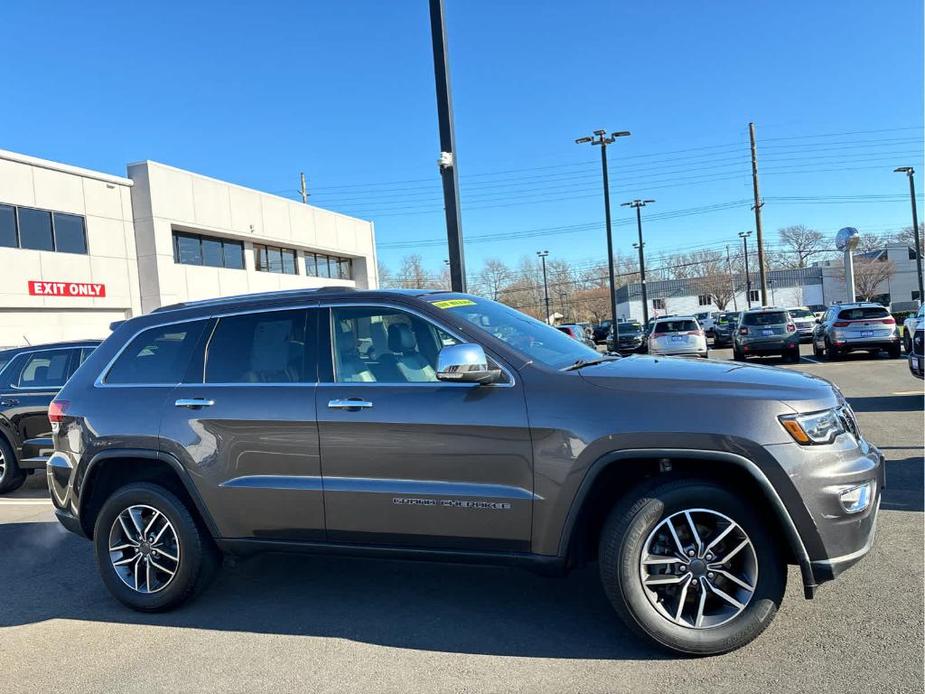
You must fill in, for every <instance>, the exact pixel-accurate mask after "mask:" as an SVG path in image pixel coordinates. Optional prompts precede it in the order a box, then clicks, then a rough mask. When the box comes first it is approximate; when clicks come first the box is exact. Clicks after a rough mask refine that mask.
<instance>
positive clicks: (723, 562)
mask: <svg viewBox="0 0 925 694" xmlns="http://www.w3.org/2000/svg"><path fill="white" fill-rule="evenodd" d="M639 578H640V581H641V583H642V588H643V592H644V593H645V594H646V597H647V598H648V600H649V602H650V603H651V605H652V606H653V607H654V608H655V610H656V611H657V612H658V613H659V614H660V615H662V617H664V618H665V619H667V620H668V621H670V622H672V623H674V624H677V625H680V626H683V627H687V628H690V629H712V628H715V627H718V626H721V625H723V624H726V623H727V622H729V621H730V620H732V619H735V618H736V617H737V616H739V615H740V614H742V612H743V611H744V610H745V609H746V608H747V607H748V605H749V603H750V602H751V600H752V597H753V596H754V594H755V587H756V586H757V585H758V557H757V554H756V553H755V547H754V545H753V544H752V541H751V538H749V536H748V534H747V533H746V532H745V530H744V529H743V528H742V527H741V526H740V525H739V524H738V523H736V522H735V521H734V520H732V519H731V518H729V516H726V515H724V514H722V513H719V512H717V511H713V510H710V509H704V508H691V509H685V510H683V511H678V512H677V513H673V514H671V515H670V516H668V517H667V518H664V519H662V520H661V521H660V522H659V523H658V525H656V526H655V528H654V529H653V530H652V532H651V533H649V537H648V538H647V539H646V542H645V544H644V545H643V549H642V553H641V555H640V558H639Z"/></svg>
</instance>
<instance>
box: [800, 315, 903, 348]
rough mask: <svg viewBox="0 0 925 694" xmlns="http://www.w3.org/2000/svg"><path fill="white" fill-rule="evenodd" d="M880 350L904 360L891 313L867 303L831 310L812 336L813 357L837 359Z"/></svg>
mask: <svg viewBox="0 0 925 694" xmlns="http://www.w3.org/2000/svg"><path fill="white" fill-rule="evenodd" d="M881 349H884V350H886V351H887V352H889V354H890V356H891V357H894V358H897V357H900V356H902V346H901V345H900V343H899V332H898V331H897V330H896V320H895V319H894V318H893V316H891V315H890V312H889V311H888V310H887V309H886V308H884V307H883V306H881V305H880V304H875V303H872V302H868V301H862V302H856V303H850V304H835V305H834V306H830V307H829V310H828V311H826V313H825V316H823V317H822V319H821V320H820V321H819V324H818V325H817V326H816V329H815V331H814V332H813V354H814V355H815V356H816V357H821V356H823V355H824V356H825V357H826V358H827V359H838V358H839V357H840V356H842V355H843V354H846V353H848V352H856V351H867V352H870V353H871V354H876V353H877V352H879V351H880V350H881Z"/></svg>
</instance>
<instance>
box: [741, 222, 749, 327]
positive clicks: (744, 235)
mask: <svg viewBox="0 0 925 694" xmlns="http://www.w3.org/2000/svg"><path fill="white" fill-rule="evenodd" d="M751 235H752V232H750V231H740V232H739V238H740V239H742V252H743V253H745V301H746V302H747V304H748V308H749V310H751V308H752V276H751V275H750V274H749V272H748V237H749V236H751Z"/></svg>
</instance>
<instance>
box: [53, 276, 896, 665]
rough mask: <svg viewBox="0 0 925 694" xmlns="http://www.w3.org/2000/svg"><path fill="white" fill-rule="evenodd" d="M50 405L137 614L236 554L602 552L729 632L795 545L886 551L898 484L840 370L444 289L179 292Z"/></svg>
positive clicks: (632, 610) (652, 608)
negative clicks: (882, 527) (706, 347)
mask: <svg viewBox="0 0 925 694" xmlns="http://www.w3.org/2000/svg"><path fill="white" fill-rule="evenodd" d="M706 402H709V404H710V406H709V407H705V406H704V403H706ZM52 411H53V418H52V423H53V428H54V445H55V453H54V454H53V455H52V456H51V458H50V460H49V463H48V471H47V475H48V484H49V487H50V490H51V496H52V500H53V503H54V506H55V509H56V514H57V517H58V519H59V520H60V522H61V523H62V524H63V525H64V526H65V527H67V528H68V529H69V530H71V531H73V532H75V533H77V534H79V535H82V536H84V537H87V538H89V539H90V540H92V543H93V547H94V551H95V553H96V558H97V562H98V566H99V569H100V573H101V576H102V580H103V582H104V583H105V585H106V587H107V588H108V589H109V590H110V591H111V592H112V594H113V595H114V596H115V597H116V598H117V599H119V600H120V601H122V602H123V603H125V604H126V605H128V606H130V607H132V608H134V609H137V610H142V611H157V610H164V609H169V608H172V607H175V606H177V605H179V604H180V603H181V602H183V601H184V600H186V599H187V598H189V597H190V596H191V595H193V594H194V593H195V592H196V591H197V590H199V589H200V588H201V587H203V586H204V585H205V584H206V583H207V582H208V580H209V578H210V577H211V576H212V574H213V571H214V569H215V568H216V567H217V566H218V565H219V559H220V557H221V554H222V553H229V554H248V553H253V552H259V551H279V550H291V551H311V552H319V553H329V554H330V553H336V554H353V555H366V556H377V557H405V558H419V559H420V558H428V559H436V560H446V561H452V562H484V563H495V564H506V565H517V566H524V567H530V568H533V569H536V570H539V571H543V572H549V573H562V572H564V571H566V570H568V569H571V568H573V567H576V566H580V565H582V564H584V563H587V562H592V561H595V562H597V564H598V566H599V571H600V577H601V581H602V583H603V586H604V590H605V591H606V594H607V595H608V597H609V599H610V601H611V603H612V604H613V607H614V608H615V610H616V612H617V613H618V614H619V615H620V616H621V617H622V618H623V620H624V621H625V622H626V623H627V625H629V627H630V628H631V629H633V630H634V631H635V632H637V633H639V634H641V635H644V636H645V637H648V638H649V639H651V640H653V641H654V642H655V643H657V644H660V645H661V646H663V647H666V648H669V649H671V650H673V651H677V652H683V653H691V654H700V655H704V654H712V653H722V652H725V651H729V650H733V649H735V648H738V647H740V646H742V645H743V644H746V643H748V642H749V641H751V640H752V639H754V638H755V637H756V636H758V634H760V633H761V632H762V631H763V630H764V629H765V627H767V626H768V624H769V623H770V621H771V620H772V619H773V617H774V615H775V613H776V612H777V609H778V606H779V605H780V603H781V600H782V599H783V596H784V589H785V584H786V580H787V564H788V563H791V564H797V565H799V567H800V572H801V576H802V583H803V588H804V592H805V595H806V597H812V596H813V595H814V593H815V591H816V588H817V586H818V585H819V584H820V583H822V582H823V581H828V580H830V579H833V578H835V577H836V576H837V575H838V574H840V573H841V572H842V571H844V570H845V569H846V568H847V567H849V566H851V565H852V564H854V563H855V562H857V561H858V560H859V559H860V558H861V557H862V556H864V554H866V552H867V551H868V550H869V549H870V547H871V543H872V541H873V537H874V528H875V524H876V518H877V511H878V508H879V504H880V496H881V489H882V487H883V462H882V458H881V455H880V453H879V451H878V450H877V449H876V448H875V447H874V446H872V445H871V444H870V443H868V442H867V441H866V440H865V439H864V437H863V436H862V434H861V432H860V431H859V429H858V425H857V422H856V421H855V418H854V415H853V413H852V411H851V408H850V407H849V405H848V404H847V403H846V402H845V399H844V398H843V397H842V395H841V393H840V392H839V391H838V390H837V389H836V388H834V387H833V386H832V385H831V384H829V383H828V382H826V381H824V380H822V379H819V378H814V377H809V376H807V375H803V374H798V373H793V372H788V371H782V370H777V369H769V368H761V367H751V366H745V365H737V366H736V367H730V366H729V364H728V363H722V362H710V361H704V362H697V363H692V362H690V361H688V360H685V359H674V358H670V357H668V358H666V357H648V356H638V355H637V356H632V357H627V358H620V357H616V356H606V355H601V354H598V353H597V352H595V351H594V350H592V349H590V348H588V347H586V346H585V345H583V344H581V343H580V342H577V341H576V340H573V339H572V338H570V337H568V336H567V335H565V334H563V333H561V332H559V331H558V330H556V329H555V328H554V327H551V326H548V325H545V324H543V323H541V322H539V321H537V320H534V319H532V318H530V317H528V316H526V315H524V314H522V313H520V312H518V311H515V310H514V309H511V308H509V307H507V306H504V305H501V304H498V303H495V302H492V301H488V300H486V299H482V298H478V297H474V296H468V295H465V294H454V293H449V292H427V291H414V290H409V291H362V292H361V291H352V290H348V289H344V288H335V289H321V290H298V291H293V292H279V293H271V294H264V295H252V296H243V297H233V298H225V299H217V300H212V301H203V302H194V303H189V304H180V305H176V306H171V307H166V308H163V309H159V310H157V311H155V312H154V313H152V314H149V315H145V316H140V317H138V318H134V319H132V320H129V321H127V322H125V323H123V324H121V325H118V326H116V327H115V330H114V332H113V334H112V335H111V337H110V338H109V339H107V340H106V341H105V342H104V343H103V344H102V345H101V346H100V347H99V348H98V349H97V350H96V351H95V352H94V353H93V354H92V355H91V356H90V357H89V359H87V361H86V362H84V364H83V365H82V366H81V367H80V368H79V369H78V371H77V373H76V374H75V375H74V376H73V377H72V378H71V380H70V381H69V382H68V383H67V385H66V386H65V387H64V389H63V390H62V391H61V393H60V394H59V396H58V398H57V400H56V403H55V407H54V408H52Z"/></svg>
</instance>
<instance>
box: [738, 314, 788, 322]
mask: <svg viewBox="0 0 925 694" xmlns="http://www.w3.org/2000/svg"><path fill="white" fill-rule="evenodd" d="M786 322H788V319H787V312H786V311H767V312H765V313H746V314H745V317H744V318H743V319H742V325H780V324H781V323H786Z"/></svg>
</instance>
